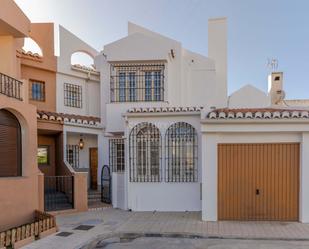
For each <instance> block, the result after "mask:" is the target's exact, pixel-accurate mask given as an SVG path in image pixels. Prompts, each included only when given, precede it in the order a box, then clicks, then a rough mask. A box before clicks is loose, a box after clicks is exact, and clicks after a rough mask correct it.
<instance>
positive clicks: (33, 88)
mask: <svg viewBox="0 0 309 249" xmlns="http://www.w3.org/2000/svg"><path fill="white" fill-rule="evenodd" d="M30 99H31V100H35V101H45V82H42V81H37V80H31V81H30Z"/></svg>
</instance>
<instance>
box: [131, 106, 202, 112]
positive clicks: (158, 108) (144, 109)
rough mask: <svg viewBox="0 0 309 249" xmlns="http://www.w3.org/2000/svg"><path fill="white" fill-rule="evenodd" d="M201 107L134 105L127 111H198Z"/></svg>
mask: <svg viewBox="0 0 309 249" xmlns="http://www.w3.org/2000/svg"><path fill="white" fill-rule="evenodd" d="M202 109H203V107H135V108H130V109H129V110H128V111H127V113H161V112H200V111H201V110H202Z"/></svg>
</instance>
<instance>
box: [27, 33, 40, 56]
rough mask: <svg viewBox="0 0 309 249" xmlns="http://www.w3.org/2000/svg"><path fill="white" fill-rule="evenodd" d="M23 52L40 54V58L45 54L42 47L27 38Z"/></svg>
mask: <svg viewBox="0 0 309 249" xmlns="http://www.w3.org/2000/svg"><path fill="white" fill-rule="evenodd" d="M23 50H24V51H25V52H31V53H33V54H38V55H39V56H43V52H42V49H41V48H40V46H39V45H38V44H37V43H36V42H35V41H34V40H32V39H31V38H29V37H27V38H25V41H24V46H23Z"/></svg>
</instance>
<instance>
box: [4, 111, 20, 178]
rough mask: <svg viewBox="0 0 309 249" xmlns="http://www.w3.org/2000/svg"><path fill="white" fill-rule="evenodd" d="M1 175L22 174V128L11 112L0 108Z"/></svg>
mask: <svg viewBox="0 0 309 249" xmlns="http://www.w3.org/2000/svg"><path fill="white" fill-rule="evenodd" d="M0 158H1V160H0V177H13V176H21V175H22V162H21V128H20V124H19V121H18V119H17V118H16V117H15V115H13V114H12V113H11V112H9V111H7V110H4V109H1V110H0Z"/></svg>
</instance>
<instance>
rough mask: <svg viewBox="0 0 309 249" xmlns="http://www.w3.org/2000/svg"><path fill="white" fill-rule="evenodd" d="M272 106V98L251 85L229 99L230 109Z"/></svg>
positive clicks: (236, 92)
mask: <svg viewBox="0 0 309 249" xmlns="http://www.w3.org/2000/svg"><path fill="white" fill-rule="evenodd" d="M270 105H271V102H270V96H268V95H267V94H266V93H264V92H263V91H261V90H259V89H257V88H255V87H254V86H251V85H246V86H244V87H242V88H240V89H239V90H237V91H235V92H234V93H232V94H231V95H230V96H229V98H228V107H229V108H262V107H269V106H270Z"/></svg>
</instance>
